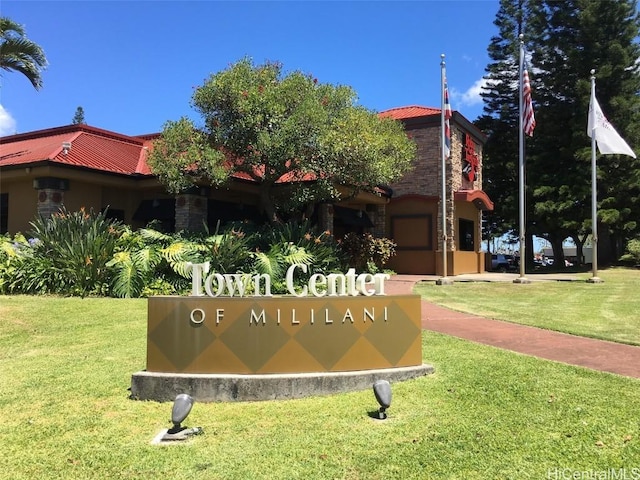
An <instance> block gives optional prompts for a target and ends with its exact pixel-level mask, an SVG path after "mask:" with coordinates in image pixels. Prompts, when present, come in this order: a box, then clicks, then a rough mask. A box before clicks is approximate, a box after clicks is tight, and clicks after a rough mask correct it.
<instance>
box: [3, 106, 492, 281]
mask: <svg viewBox="0 0 640 480" xmlns="http://www.w3.org/2000/svg"><path fill="white" fill-rule="evenodd" d="M381 115H383V116H390V117H392V118H396V119H398V120H400V121H402V122H403V123H404V125H405V128H406V130H407V132H408V134H409V135H411V136H412V137H413V138H414V140H415V141H416V143H417V144H418V155H417V158H416V162H415V168H414V170H413V171H412V172H411V173H410V174H408V175H407V176H406V177H405V178H404V179H402V180H401V181H399V182H398V183H396V184H394V185H392V190H393V193H392V191H391V190H390V189H387V188H376V189H374V190H373V191H370V192H361V193H359V194H358V195H357V196H356V197H355V198H351V199H349V200H348V201H346V202H342V203H339V204H336V205H327V204H322V205H319V206H318V208H317V210H316V212H315V216H316V220H317V222H318V223H320V224H321V225H322V227H323V228H325V229H327V230H330V231H331V232H334V234H336V235H337V236H341V235H343V234H344V233H346V232H348V231H359V232H363V231H368V232H371V233H372V234H374V235H375V236H380V237H381V236H386V237H390V238H393V239H394V240H395V241H396V243H397V244H398V249H397V250H398V254H397V256H396V257H395V258H394V259H393V264H392V265H391V268H393V269H394V270H396V271H397V272H398V273H420V274H433V273H439V270H438V269H440V270H441V269H442V267H441V265H440V264H439V261H438V258H441V257H439V256H438V252H440V254H441V252H442V250H441V248H442V240H441V239H442V235H441V232H440V230H439V229H440V226H439V225H440V223H441V222H440V221H439V213H438V210H439V207H438V205H439V191H440V187H439V178H440V154H439V152H440V140H439V135H440V110H438V109H429V108H425V107H405V108H398V109H393V110H388V111H386V112H382V113H381ZM451 126H452V156H451V159H450V161H449V162H448V164H447V192H448V193H447V229H448V230H449V232H448V245H447V251H448V267H449V268H448V270H449V274H454V275H455V274H459V273H471V272H478V271H482V270H483V268H484V260H483V259H484V256H483V254H482V253H481V252H480V244H481V242H480V238H481V235H480V228H481V220H482V216H481V211H482V210H491V209H492V208H493V204H492V203H491V201H490V200H489V199H488V197H487V196H486V194H484V192H482V189H481V185H482V176H481V174H482V144H483V142H484V135H483V134H482V133H481V132H480V131H478V130H477V129H476V128H475V127H474V126H473V125H472V124H471V123H470V122H468V121H467V120H466V119H465V118H464V117H463V116H462V115H460V114H459V113H458V112H454V115H453V118H452V122H451ZM155 138H157V134H154V135H142V136H128V135H123V134H119V133H116V132H111V131H107V130H103V129H99V128H95V127H92V126H88V125H69V126H63V127H57V128H51V129H46V130H39V131H34V132H28V133H23V134H17V135H11V136H7V137H3V138H1V139H0V233H6V232H9V233H16V232H20V231H22V232H26V231H28V230H29V228H30V226H29V222H30V221H31V220H32V219H33V218H35V216H36V215H50V214H51V213H54V212H56V211H57V210H58V209H59V208H60V207H62V206H65V207H66V208H67V209H68V210H70V211H75V210H78V209H80V208H83V207H84V208H85V209H87V210H89V209H93V210H94V211H105V210H106V211H107V215H108V216H109V217H111V218H115V219H118V220H121V221H123V222H125V223H127V224H129V225H131V226H132V227H134V228H137V227H142V226H145V225H146V224H148V223H149V222H151V221H155V222H156V223H158V224H160V225H161V226H162V227H163V228H164V229H165V230H167V231H174V230H176V231H177V230H183V229H191V230H194V229H200V228H202V226H203V225H207V226H208V227H209V229H210V230H211V231H213V230H214V229H215V228H216V225H218V224H220V223H224V222H227V221H233V220H240V221H242V220H254V221H259V220H260V218H261V214H260V212H259V211H258V186H257V184H256V183H255V182H253V181H252V180H250V179H248V178H244V177H242V176H240V175H238V176H234V177H233V178H232V179H231V181H230V182H228V183H227V184H225V185H224V186H223V187H210V186H207V185H202V186H199V187H195V188H193V189H191V190H189V191H187V192H184V193H181V194H179V195H171V194H169V193H168V192H167V191H166V190H165V189H164V187H163V186H162V185H161V184H160V182H159V181H158V180H157V179H156V178H155V177H154V176H153V175H152V173H151V171H150V169H149V166H148V165H147V163H146V158H147V154H148V152H149V149H150V148H151V146H152V142H153V140H154V139H155ZM282 183H283V185H285V184H286V181H284V180H283V182H282ZM440 263H441V262H440Z"/></svg>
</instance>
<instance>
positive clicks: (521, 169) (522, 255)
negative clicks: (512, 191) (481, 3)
mask: <svg viewBox="0 0 640 480" xmlns="http://www.w3.org/2000/svg"><path fill="white" fill-rule="evenodd" d="M523 38H524V35H523V34H520V67H519V74H518V78H519V80H518V83H519V101H518V105H519V113H520V121H519V127H520V128H519V136H518V151H519V155H518V204H519V207H518V211H519V217H520V225H519V230H520V232H519V234H520V276H519V277H518V278H516V279H514V280H513V282H514V283H530V281H529V280H528V279H527V278H525V266H526V263H527V261H526V259H527V257H526V256H525V255H526V248H525V225H526V222H525V208H524V207H525V205H524V200H525V195H524V188H525V187H524V118H523V116H524V108H523V103H524V101H523V100H524V96H523V74H524V40H523Z"/></svg>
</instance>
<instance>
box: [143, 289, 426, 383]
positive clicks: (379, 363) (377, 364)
mask: <svg viewBox="0 0 640 480" xmlns="http://www.w3.org/2000/svg"><path fill="white" fill-rule="evenodd" d="M148 302H149V303H148V305H149V306H148V328H147V371H149V372H165V373H202V374H205V373H208V374H213V373H229V374H265V373H305V372H339V371H353V370H367V369H378V368H393V367H406V366H417V365H421V364H422V335H421V332H422V328H421V318H420V297H419V296H418V295H392V296H382V295H378V296H365V295H360V296H337V295H336V296H332V297H329V296H324V297H305V298H301V297H294V296H272V297H265V296H263V297H245V298H229V297H220V298H218V297H209V296H201V297H194V296H186V297H185V296H158V297H151V298H149V299H148Z"/></svg>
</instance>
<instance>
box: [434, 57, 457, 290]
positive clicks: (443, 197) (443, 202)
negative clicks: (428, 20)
mask: <svg viewBox="0 0 640 480" xmlns="http://www.w3.org/2000/svg"><path fill="white" fill-rule="evenodd" d="M440 58H441V61H440V101H441V108H440V146H441V148H440V170H441V171H440V183H441V191H440V208H441V210H440V216H441V227H440V228H441V229H442V277H440V278H439V279H438V280H436V285H451V284H452V283H453V280H452V279H450V278H448V277H447V184H446V183H447V176H446V157H447V155H446V151H445V149H446V145H445V131H444V130H445V108H446V105H445V84H446V78H447V76H446V72H445V62H444V53H443V54H442V55H440Z"/></svg>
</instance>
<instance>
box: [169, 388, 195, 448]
mask: <svg viewBox="0 0 640 480" xmlns="http://www.w3.org/2000/svg"><path fill="white" fill-rule="evenodd" d="M192 407H193V398H191V396H190V395H187V394H186V393H181V394H179V395H178V396H177V397H176V399H175V400H174V401H173V408H172V409H171V423H173V427H171V428H170V429H168V430H167V431H166V432H162V436H161V438H160V442H170V441H176V440H186V439H188V438H189V437H191V436H192V435H199V434H200V433H202V428H200V427H193V428H187V427H183V426H182V422H184V420H185V419H186V418H187V416H188V415H189V413H190V412H191V408H192Z"/></svg>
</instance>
